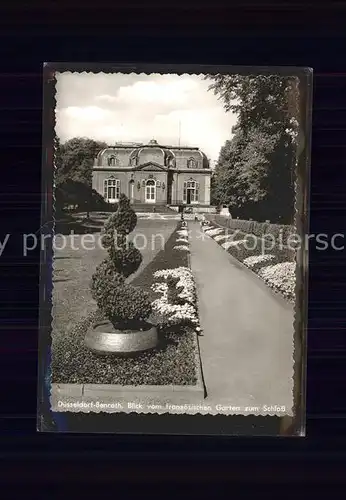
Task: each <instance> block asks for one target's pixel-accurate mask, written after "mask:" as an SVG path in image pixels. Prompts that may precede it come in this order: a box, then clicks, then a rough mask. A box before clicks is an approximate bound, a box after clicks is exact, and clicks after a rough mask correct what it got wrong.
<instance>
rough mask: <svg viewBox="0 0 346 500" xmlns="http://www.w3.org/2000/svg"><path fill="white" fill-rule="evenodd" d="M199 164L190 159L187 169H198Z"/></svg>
mask: <svg viewBox="0 0 346 500" xmlns="http://www.w3.org/2000/svg"><path fill="white" fill-rule="evenodd" d="M196 166H197V162H196V160H195V159H194V158H189V159H188V160H187V168H196Z"/></svg>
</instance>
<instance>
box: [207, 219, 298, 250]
mask: <svg viewBox="0 0 346 500" xmlns="http://www.w3.org/2000/svg"><path fill="white" fill-rule="evenodd" d="M208 219H209V220H210V221H211V222H215V223H216V224H217V225H219V226H222V227H225V228H226V229H234V230H236V229H238V230H239V231H241V232H242V233H245V234H254V235H255V236H258V237H259V238H262V237H265V236H268V235H271V236H273V237H274V238H275V239H276V240H279V239H280V236H281V239H282V242H283V244H285V243H287V240H288V238H289V236H290V235H291V234H295V233H296V229H295V227H294V226H289V225H283V224H270V223H269V222H256V221H252V220H242V219H231V218H225V217H222V216H221V215H209V216H208Z"/></svg>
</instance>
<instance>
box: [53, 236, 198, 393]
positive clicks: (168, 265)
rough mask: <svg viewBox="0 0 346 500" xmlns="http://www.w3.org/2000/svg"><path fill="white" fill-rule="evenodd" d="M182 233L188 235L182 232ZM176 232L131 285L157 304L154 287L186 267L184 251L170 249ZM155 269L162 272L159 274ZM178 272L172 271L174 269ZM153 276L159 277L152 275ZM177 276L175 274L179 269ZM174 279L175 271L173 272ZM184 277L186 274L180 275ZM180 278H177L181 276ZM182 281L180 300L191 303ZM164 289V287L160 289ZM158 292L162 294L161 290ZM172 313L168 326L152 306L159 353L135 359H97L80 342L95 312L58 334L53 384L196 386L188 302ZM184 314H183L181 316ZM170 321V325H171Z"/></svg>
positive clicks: (194, 328)
mask: <svg viewBox="0 0 346 500" xmlns="http://www.w3.org/2000/svg"><path fill="white" fill-rule="evenodd" d="M186 233H187V231H186ZM177 234H178V232H177V231H174V232H173V233H172V235H171V237H170V238H169V239H168V241H167V242H166V244H165V247H164V249H163V250H161V251H160V252H158V254H157V255H156V256H155V258H154V259H153V260H152V261H151V262H150V263H149V264H148V266H147V267H146V268H145V269H144V270H143V272H142V273H141V274H140V275H139V276H137V277H136V278H135V279H134V280H133V281H132V282H131V285H133V286H137V287H140V288H141V289H143V290H145V291H146V292H147V293H148V294H149V297H150V299H151V301H152V302H155V301H156V300H157V298H158V297H157V295H158V291H159V289H156V290H155V287H154V289H153V285H154V283H157V282H158V281H159V280H160V279H161V281H163V282H162V284H164V282H165V279H163V280H162V278H163V277H164V276H166V275H167V276H168V275H169V274H170V275H172V271H175V268H178V269H181V268H186V269H187V271H189V269H188V252H184V251H180V252H179V251H175V250H174V247H175V246H176V240H177ZM160 271H161V272H162V274H160ZM176 272H177V271H176ZM157 273H158V274H157ZM178 274H179V271H178ZM173 275H174V273H173ZM184 276H187V273H186V274H185V275H184ZM181 278H182V275H181ZM180 281H181V283H184V291H183V293H182V294H181V297H180V299H186V301H188V300H191V293H192V292H191V290H192V289H191V286H192V285H191V282H189V281H188V278H182V279H181V280H180V279H179V286H180V285H181V283H180ZM161 290H162V291H163V288H162V289H161ZM161 293H162V292H161ZM186 304H187V306H186V307H185V309H184V308H183V309H182V310H180V311H179V310H178V309H177V310H176V311H175V314H172V316H173V317H174V318H173V320H174V321H173V322H171V323H170V324H169V322H167V321H163V317H166V315H165V314H164V315H162V314H161V313H160V312H159V309H158V308H156V307H155V311H154V312H153V314H152V316H151V318H150V320H151V322H153V323H156V324H158V325H159V334H160V344H159V347H158V349H155V350H153V351H148V352H144V353H142V354H140V355H138V356H136V357H131V358H121V357H114V356H113V355H109V356H102V357H101V356H97V355H95V354H94V353H92V352H91V351H89V349H87V347H86V346H85V344H84V337H85V332H86V329H87V328H89V327H90V326H91V325H92V323H93V322H96V321H99V320H102V319H103V318H102V316H101V314H100V312H99V311H97V312H96V313H93V314H91V315H89V317H88V318H87V319H86V320H84V321H82V322H80V323H79V324H77V325H76V327H75V328H74V329H73V331H71V332H69V333H68V334H66V335H61V336H59V339H57V340H56V342H54V345H53V349H54V356H53V359H52V382H54V383H60V384H120V385H136V386H137V385H182V386H185V385H186V386H187V385H196V384H197V382H198V377H197V365H196V358H197V356H198V352H197V346H196V341H195V335H196V333H195V332H196V331H197V328H198V326H196V325H197V324H196V323H193V322H189V321H186V318H187V317H188V314H187V313H188V311H189V310H190V309H189V307H190V306H191V304H190V303H189V302H186ZM184 313H185V315H184ZM173 323H174V324H173Z"/></svg>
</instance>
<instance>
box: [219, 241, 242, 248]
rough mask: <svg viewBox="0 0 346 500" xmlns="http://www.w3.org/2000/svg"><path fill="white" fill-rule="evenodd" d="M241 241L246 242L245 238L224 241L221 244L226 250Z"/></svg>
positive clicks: (239, 243)
mask: <svg viewBox="0 0 346 500" xmlns="http://www.w3.org/2000/svg"><path fill="white" fill-rule="evenodd" d="M242 243H246V240H237V241H226V242H225V243H222V245H221V246H222V248H224V249H225V250H228V249H229V248H230V247H237V246H238V245H241V244H242Z"/></svg>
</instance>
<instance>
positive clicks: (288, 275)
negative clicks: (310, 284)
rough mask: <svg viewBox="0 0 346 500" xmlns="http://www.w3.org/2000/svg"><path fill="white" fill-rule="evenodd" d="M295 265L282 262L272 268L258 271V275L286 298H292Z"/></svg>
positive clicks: (294, 282) (267, 267)
mask: <svg viewBox="0 0 346 500" xmlns="http://www.w3.org/2000/svg"><path fill="white" fill-rule="evenodd" d="M295 273H296V263H295V262H282V263H280V264H275V265H273V266H266V267H263V268H262V269H260V270H259V271H258V275H259V276H260V277H261V278H262V279H263V280H264V281H265V282H266V283H268V285H270V286H272V287H273V288H275V289H277V290H279V291H280V292H282V293H283V294H284V295H286V296H288V297H293V296H294V292H295V284H296V276H295Z"/></svg>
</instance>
